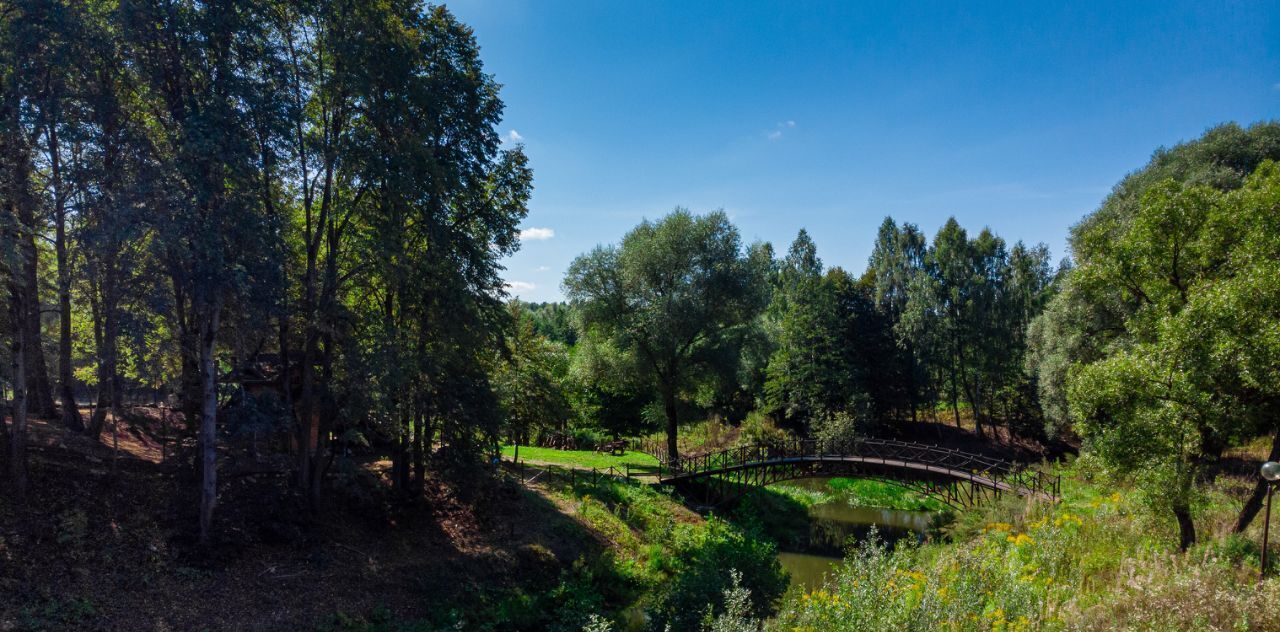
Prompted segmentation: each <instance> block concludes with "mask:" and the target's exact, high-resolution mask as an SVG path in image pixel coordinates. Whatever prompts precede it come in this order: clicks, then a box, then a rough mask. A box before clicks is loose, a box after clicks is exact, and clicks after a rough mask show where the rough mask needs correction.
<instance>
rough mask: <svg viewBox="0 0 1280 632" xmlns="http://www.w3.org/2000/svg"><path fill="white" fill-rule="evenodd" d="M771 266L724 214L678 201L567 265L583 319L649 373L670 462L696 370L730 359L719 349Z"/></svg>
mask: <svg viewBox="0 0 1280 632" xmlns="http://www.w3.org/2000/svg"><path fill="white" fill-rule="evenodd" d="M769 265H770V261H769V259H768V255H767V250H766V249H764V248H761V247H758V246H753V247H752V248H749V249H744V248H743V246H742V239H741V237H740V236H739V234H738V229H737V228H735V227H734V226H733V224H732V223H730V222H729V218H728V216H727V215H725V214H724V213H723V212H719V211H717V212H714V213H709V214H707V215H702V216H695V215H693V214H691V213H689V212H688V211H687V210H684V209H676V211H675V212H673V213H671V214H670V215H667V216H666V217H664V218H662V219H661V220H658V221H656V222H650V221H644V222H642V223H641V224H640V225H639V226H636V227H635V228H633V229H632V230H631V231H630V232H629V233H627V234H626V236H624V237H623V238H622V243H621V244H620V245H617V246H599V247H597V248H595V249H594V250H592V251H591V252H589V253H587V254H585V255H582V256H580V257H578V258H577V259H575V260H574V261H573V263H572V264H571V265H570V266H569V272H568V275H567V276H566V277H565V281H564V287H565V290H566V294H567V295H568V298H569V300H570V301H571V302H572V303H573V305H574V307H575V308H576V309H578V310H579V313H580V314H581V319H582V324H583V326H584V327H585V328H586V329H587V330H589V331H592V332H595V333H598V334H599V335H602V336H605V337H607V338H608V339H610V340H611V341H613V343H614V344H615V345H616V346H617V347H618V348H619V349H621V350H624V351H626V352H627V353H631V354H634V355H635V356H636V357H637V358H638V360H639V365H640V366H642V367H644V368H645V369H646V370H647V371H648V372H649V373H651V374H652V377H653V379H654V382H655V384H656V385H657V390H658V396H659V399H660V401H661V405H662V410H663V413H664V415H665V418H666V434H667V451H668V453H669V456H670V458H671V459H673V460H675V459H678V458H679V446H678V444H677V433H678V428H679V400H680V398H681V396H682V395H683V393H684V389H687V388H688V387H690V386H692V384H693V382H694V381H695V380H696V378H697V377H698V371H699V370H700V369H703V368H708V367H709V366H711V365H712V364H713V363H715V362H717V361H723V360H724V359H726V358H735V357H736V355H734V354H723V353H720V351H721V350H722V347H723V345H725V344H727V343H729V342H731V341H733V340H735V334H737V333H740V332H741V330H742V329H743V328H745V327H748V326H750V324H751V322H752V320H753V319H754V318H755V317H756V315H757V314H759V312H760V310H761V309H763V307H764V303H765V301H766V300H767V299H768V295H767V293H766V283H767V279H766V274H765V273H766V271H767V270H768V268H769Z"/></svg>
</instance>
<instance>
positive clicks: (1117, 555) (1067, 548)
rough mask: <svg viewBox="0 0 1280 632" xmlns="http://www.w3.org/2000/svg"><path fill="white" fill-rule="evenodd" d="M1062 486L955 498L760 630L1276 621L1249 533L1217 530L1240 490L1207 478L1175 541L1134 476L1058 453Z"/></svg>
mask: <svg viewBox="0 0 1280 632" xmlns="http://www.w3.org/2000/svg"><path fill="white" fill-rule="evenodd" d="M1060 471H1062V472H1063V474H1064V475H1065V476H1064V478H1063V492H1064V494H1063V500H1062V502H1060V503H1056V504H1049V503H1042V502H1029V501H1027V500H1026V499H1020V498H1015V497H1006V498H1003V499H1002V500H1000V501H998V502H995V503H990V504H988V505H984V506H981V507H978V508H975V509H971V510H968V511H964V512H959V514H958V515H957V519H956V522H954V523H953V524H952V525H951V526H950V527H948V529H947V531H948V533H949V534H950V537H949V538H947V539H944V540H938V541H934V542H932V543H929V544H925V545H923V546H918V547H917V546H899V547H897V548H889V547H885V546H884V545H878V546H877V545H875V544H870V545H867V544H864V545H862V546H860V547H859V548H857V549H855V550H853V551H852V552H851V553H850V555H849V557H847V558H846V561H845V563H844V564H843V565H842V567H841V569H840V570H839V571H838V572H837V573H836V574H835V575H834V576H833V577H832V578H831V579H830V580H829V581H828V583H827V585H826V586H825V588H824V589H823V590H818V591H814V592H813V593H810V594H803V593H799V592H795V593H793V594H791V595H789V596H788V598H787V599H786V600H785V601H784V603H783V604H782V606H781V613H780V615H779V616H778V617H777V618H776V619H774V620H772V621H769V622H768V625H766V626H765V628H766V629H767V630H779V631H781V630H787V631H791V630H796V629H803V630H832V631H833V632H840V631H843V630H851V631H852V630H863V629H901V630H934V629H948V630H975V631H978V630H984V631H985V630H1041V629H1047V630H1066V629H1085V630H1103V629H1129V630H1175V629H1176V630H1280V619H1276V618H1275V614H1274V613H1275V612H1276V611H1277V610H1276V609H1277V607H1280V599H1278V598H1277V597H1276V595H1277V594H1280V590H1278V589H1280V579H1274V578H1273V579H1269V580H1268V581H1267V582H1266V583H1265V584H1264V585H1262V586H1261V587H1257V586H1256V577H1257V573H1258V566H1257V565H1258V550H1257V545H1256V538H1257V534H1256V533H1253V532H1252V530H1251V532H1250V533H1249V534H1246V536H1245V537H1244V538H1241V537H1239V536H1231V535H1225V534H1224V533H1223V530H1224V529H1228V528H1229V525H1230V522H1231V521H1230V518H1231V517H1232V514H1233V513H1234V510H1235V509H1237V508H1238V500H1237V501H1236V502H1235V503H1231V502H1227V499H1228V498H1236V499H1238V498H1239V491H1240V490H1235V489H1229V490H1225V491H1220V490H1219V489H1217V488H1218V487H1222V486H1223V485H1221V484H1215V485H1214V486H1212V487H1211V488H1209V489H1207V490H1205V493H1206V495H1207V496H1209V497H1210V498H1209V499H1208V500H1206V502H1205V503H1204V506H1203V508H1202V509H1201V510H1200V512H1199V515H1198V516H1197V521H1198V522H1199V523H1200V525H1199V526H1201V527H1203V528H1202V530H1201V535H1202V538H1203V541H1202V542H1201V543H1200V544H1198V545H1197V547H1196V548H1195V549H1193V550H1192V551H1190V552H1189V553H1187V554H1186V555H1181V554H1178V553H1177V549H1176V543H1177V538H1176V527H1175V525H1173V524H1172V520H1171V519H1170V518H1169V517H1168V516H1164V515H1161V514H1151V513H1150V512H1149V511H1148V509H1147V508H1146V507H1145V506H1144V504H1143V502H1142V501H1141V499H1140V495H1139V494H1137V493H1136V492H1135V490H1133V489H1131V488H1129V487H1127V486H1126V485H1124V484H1123V483H1121V482H1118V481H1109V480H1106V479H1105V477H1104V476H1103V475H1102V474H1101V473H1098V472H1094V471H1090V470H1089V469H1086V468H1076V467H1072V466H1063V467H1062V468H1061V470H1060Z"/></svg>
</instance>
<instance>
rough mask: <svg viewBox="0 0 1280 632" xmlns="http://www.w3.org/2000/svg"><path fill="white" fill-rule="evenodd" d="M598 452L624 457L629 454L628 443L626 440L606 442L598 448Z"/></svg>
mask: <svg viewBox="0 0 1280 632" xmlns="http://www.w3.org/2000/svg"><path fill="white" fill-rule="evenodd" d="M596 452H607V453H609V454H612V455H613V456H622V455H624V454H626V453H627V442H626V440H625V439H617V440H614V441H606V442H604V443H602V444H600V445H599V446H597V447H596Z"/></svg>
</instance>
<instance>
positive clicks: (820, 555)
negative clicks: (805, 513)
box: [778, 479, 934, 590]
mask: <svg viewBox="0 0 1280 632" xmlns="http://www.w3.org/2000/svg"><path fill="white" fill-rule="evenodd" d="M787 485H790V486H794V487H801V488H804V489H810V490H815V491H823V492H829V491H830V490H829V488H828V487H827V480H826V479H802V480H797V481H788V482H787ZM933 518H934V514H933V513H932V512H928V511H904V510H900V509H880V508H874V507H853V506H851V505H849V503H848V501H847V499H846V498H845V497H844V496H842V495H839V494H836V495H834V496H833V498H832V500H830V501H828V502H824V503H818V504H815V505H813V506H812V507H810V508H809V533H808V537H807V538H805V540H804V541H803V542H801V543H797V544H798V545H796V546H788V547H784V550H782V551H780V552H779V553H778V561H779V562H781V563H782V567H783V568H784V569H786V570H787V572H788V573H790V574H791V582H792V583H793V584H799V585H801V586H804V588H805V589H806V590H814V589H816V588H820V587H822V583H823V580H824V578H825V577H826V575H827V574H828V573H830V572H831V570H832V569H833V568H835V567H836V566H837V565H839V563H840V560H841V559H842V557H843V553H844V551H845V549H846V547H847V546H848V545H849V544H851V543H852V542H856V541H860V540H863V539H866V537H867V536H868V534H869V533H870V532H871V529H872V527H874V528H875V530H876V532H877V533H878V534H879V536H880V538H881V539H883V540H885V541H887V542H889V543H894V542H897V541H898V540H900V539H902V538H905V537H914V538H916V539H917V540H921V539H923V538H924V534H925V532H926V531H927V530H928V528H929V525H930V522H931V521H932V520H933Z"/></svg>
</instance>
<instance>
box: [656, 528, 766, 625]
mask: <svg viewBox="0 0 1280 632" xmlns="http://www.w3.org/2000/svg"><path fill="white" fill-rule="evenodd" d="M674 548H675V549H676V555H677V557H678V558H679V560H680V566H679V568H678V569H677V570H676V572H675V576H674V577H672V578H671V579H670V580H668V581H667V582H664V584H663V585H662V586H661V587H659V589H658V594H657V596H656V598H655V600H654V604H653V606H652V607H651V608H650V609H649V615H650V619H651V621H652V622H653V624H654V626H655V628H656V629H659V630H661V629H663V628H664V627H665V626H668V625H669V626H670V627H671V629H673V630H691V629H695V628H697V627H698V625H699V624H700V623H701V622H702V620H703V619H704V617H706V616H707V609H706V608H707V604H716V605H714V606H712V611H711V616H712V617H714V616H715V615H718V614H721V613H723V612H724V607H725V604H724V603H722V602H721V600H720V597H721V596H722V595H723V594H724V593H725V591H726V590H731V589H733V588H734V578H735V572H736V573H737V577H738V578H739V579H740V582H739V586H738V587H739V588H742V589H745V590H747V591H749V594H750V596H751V600H750V601H751V607H750V616H752V617H755V618H764V617H767V616H770V615H771V614H773V612H774V610H775V603H776V602H777V600H778V598H779V597H780V596H781V595H782V593H783V592H784V591H785V590H786V588H787V577H786V574H785V573H783V571H782V567H781V565H780V564H779V563H778V559H777V555H776V554H777V551H776V549H775V547H774V545H773V544H772V543H769V542H766V541H763V540H760V539H758V538H755V537H752V536H751V535H749V534H747V533H745V532H743V531H742V530H741V529H737V528H735V527H734V526H732V525H730V524H729V523H727V522H724V521H723V520H720V519H718V518H714V517H713V518H710V519H708V521H707V523H706V525H705V526H702V527H692V526H690V525H680V526H679V527H678V528H677V529H676V537H675V542H674Z"/></svg>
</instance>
